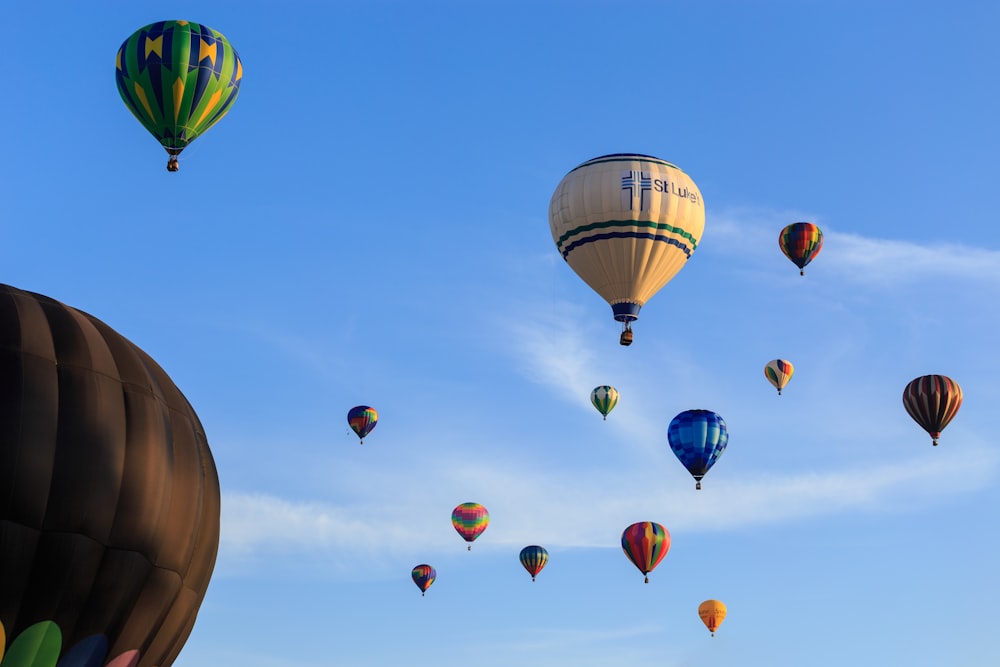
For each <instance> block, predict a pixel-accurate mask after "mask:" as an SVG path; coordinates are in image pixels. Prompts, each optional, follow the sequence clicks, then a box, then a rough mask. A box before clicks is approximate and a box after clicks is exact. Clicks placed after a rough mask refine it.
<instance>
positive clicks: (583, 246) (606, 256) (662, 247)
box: [549, 153, 705, 345]
mask: <svg viewBox="0 0 1000 667" xmlns="http://www.w3.org/2000/svg"><path fill="white" fill-rule="evenodd" d="M549 228H550V230H551V232H552V240H553V241H555V244H556V247H557V248H558V249H559V252H560V254H562V256H563V259H565V260H566V262H567V263H568V264H569V266H570V268H571V269H573V271H575V272H576V273H577V275H579V276H580V278H582V279H583V281H584V282H586V283H587V284H588V285H589V286H590V287H591V289H593V290H594V291H595V292H597V293H598V294H599V295H600V296H601V297H603V298H604V300H605V301H607V302H608V303H609V304H611V312H612V315H613V316H614V318H615V320H616V321H618V322H621V323H622V336H621V339H620V342H621V344H622V345H630V344H631V343H632V328H631V323H632V322H634V321H635V320H636V319H638V317H639V309H640V308H642V306H643V305H645V303H646V301H647V300H649V299H650V298H651V297H652V296H653V295H654V294H655V293H656V292H657V291H659V290H660V288H662V287H663V286H664V285H666V284H667V283H668V282H669V281H670V280H671V279H672V278H673V277H674V276H675V275H676V274H677V272H678V271H680V270H681V269H682V268H683V267H684V265H685V264H686V263H687V261H688V259H689V258H690V257H691V254H692V253H693V252H694V251H695V248H697V247H698V243H699V240H700V239H701V234H702V231H703V230H704V228H705V203H704V201H703V200H702V197H701V192H699V191H698V186H696V185H695V184H694V181H692V180H691V178H690V177H689V176H688V175H687V174H685V173H684V172H683V171H681V170H680V169H679V168H678V167H676V166H675V165H672V164H670V163H669V162H664V161H663V160H661V159H659V158H655V157H651V156H649V155H638V154H634V153H616V154H614V155H604V156H602V157H598V158H594V159H593V160H589V161H587V162H584V163H583V164H581V165H579V166H578V167H576V168H574V169H573V170H572V171H570V172H569V173H568V174H566V176H565V177H564V178H563V179H562V181H561V182H560V183H559V185H558V186H557V187H556V190H555V193H554V194H553V195H552V200H551V202H550V203H549Z"/></svg>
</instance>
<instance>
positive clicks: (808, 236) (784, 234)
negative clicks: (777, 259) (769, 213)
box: [778, 222, 823, 276]
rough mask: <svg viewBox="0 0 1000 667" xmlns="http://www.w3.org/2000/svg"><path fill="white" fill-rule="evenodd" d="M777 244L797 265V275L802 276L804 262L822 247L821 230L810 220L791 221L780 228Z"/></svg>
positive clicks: (814, 255)
mask: <svg viewBox="0 0 1000 667" xmlns="http://www.w3.org/2000/svg"><path fill="white" fill-rule="evenodd" d="M778 245H779V246H780V247H781V252H783V253H785V257H787V258H788V259H790V260H792V263H793V264H795V266H797V267H799V275H800V276H804V275H806V272H805V271H804V270H803V269H805V268H806V264H808V263H809V262H811V261H813V260H814V259H816V255H818V254H819V251H820V250H822V248H823V232H822V230H820V228H819V227H817V226H816V225H814V224H813V223H811V222H793V223H792V224H790V225H788V226H787V227H785V228H784V229H782V230H781V234H779V235H778Z"/></svg>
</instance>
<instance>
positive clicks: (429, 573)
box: [410, 563, 438, 597]
mask: <svg viewBox="0 0 1000 667" xmlns="http://www.w3.org/2000/svg"><path fill="white" fill-rule="evenodd" d="M410 576H411V577H413V583H415V584H416V585H417V588H419V589H420V596H421V597H423V595H424V593H426V592H427V589H428V588H430V587H431V584H433V583H434V580H435V579H437V576H438V573H437V570H435V569H434V568H433V567H431V566H430V565H427V564H426V563H423V564H421V565H417V566H416V567H415V568H413V572H411V573H410Z"/></svg>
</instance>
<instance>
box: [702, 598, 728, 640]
mask: <svg viewBox="0 0 1000 667" xmlns="http://www.w3.org/2000/svg"><path fill="white" fill-rule="evenodd" d="M698 617H699V618H701V622H702V623H704V624H705V627H706V628H708V631H709V632H711V633H712V636H713V637H714V636H715V631H716V630H718V629H719V626H720V625H722V621H724V620H726V605H724V604H722V602H720V601H719V600H705V601H704V602H702V603H701V604H700V605H698Z"/></svg>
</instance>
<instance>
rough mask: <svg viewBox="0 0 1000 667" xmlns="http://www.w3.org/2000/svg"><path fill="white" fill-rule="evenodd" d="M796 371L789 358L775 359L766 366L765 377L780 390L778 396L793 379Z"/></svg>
mask: <svg viewBox="0 0 1000 667" xmlns="http://www.w3.org/2000/svg"><path fill="white" fill-rule="evenodd" d="M794 372H795V366H793V365H792V362H790V361H788V360H787V359H773V360H771V361H769V362H767V365H766V366H764V377H766V378H767V381H768V382H770V383H771V384H773V385H774V388H775V389H777V390H778V396H781V390H782V389H784V388H785V385H787V384H788V381H789V380H791V379H792V373H794Z"/></svg>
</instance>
